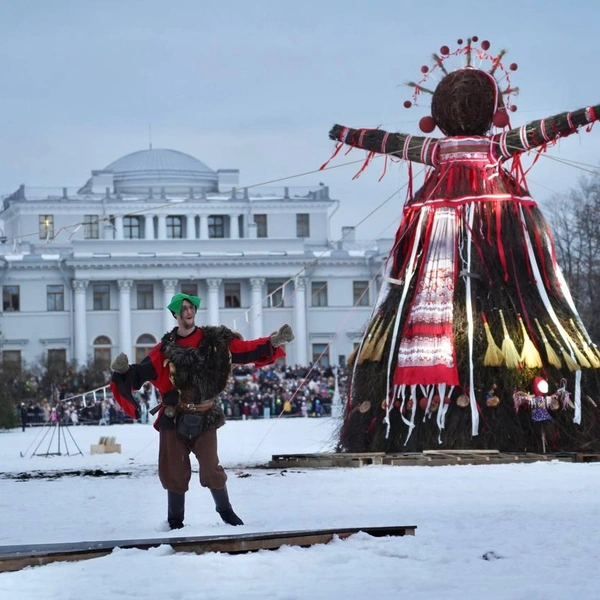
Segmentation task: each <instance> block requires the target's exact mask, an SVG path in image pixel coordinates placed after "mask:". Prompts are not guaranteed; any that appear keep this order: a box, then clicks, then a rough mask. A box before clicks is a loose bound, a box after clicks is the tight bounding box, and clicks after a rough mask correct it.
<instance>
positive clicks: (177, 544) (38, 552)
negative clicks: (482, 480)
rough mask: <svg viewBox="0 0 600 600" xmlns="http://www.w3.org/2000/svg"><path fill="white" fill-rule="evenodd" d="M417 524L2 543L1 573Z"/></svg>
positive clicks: (315, 540) (383, 531)
mask: <svg viewBox="0 0 600 600" xmlns="http://www.w3.org/2000/svg"><path fill="white" fill-rule="evenodd" d="M416 529H417V527H416V525H406V526H392V527H353V528H340V529H309V530H304V531H278V532H268V533H248V534H242V535H222V536H204V537H172V538H169V537H165V538H155V539H147V540H116V541H107V542H100V541H98V542H78V543H77V542H76V543H66V544H45V545H40V546H30V545H24V546H0V573H4V572H8V571H18V570H20V569H24V568H25V567H35V566H41V565H47V564H50V563H53V562H59V561H63V562H64V561H79V560H86V559H90V558H98V557H100V556H105V555H107V554H110V553H111V552H112V551H113V550H114V549H115V548H136V549H139V550H148V549H149V548H156V547H158V546H161V545H168V546H171V547H172V548H173V550H175V552H188V553H195V554H204V553H206V552H226V553H228V554H242V553H246V552H256V551H258V550H277V549H278V548H280V547H281V546H302V547H307V546H312V545H314V544H327V543H328V542H330V541H331V540H332V539H333V538H334V537H338V538H341V539H345V538H347V537H350V536H351V535H353V534H355V533H358V532H359V531H363V532H365V533H367V534H369V535H371V536H373V537H385V536H404V535H415V530H416Z"/></svg>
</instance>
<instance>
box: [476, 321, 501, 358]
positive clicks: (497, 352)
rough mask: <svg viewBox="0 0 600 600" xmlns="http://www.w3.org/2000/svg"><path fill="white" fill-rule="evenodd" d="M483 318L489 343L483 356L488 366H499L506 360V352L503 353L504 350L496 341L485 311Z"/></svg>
mask: <svg viewBox="0 0 600 600" xmlns="http://www.w3.org/2000/svg"><path fill="white" fill-rule="evenodd" d="M481 318H482V319H483V329H484V330H485V337H486V338H487V343H488V345H487V349H486V351H485V356H484V358H483V364H484V365H485V366H486V367H499V366H500V365H502V363H503V362H504V354H502V350H501V349H500V347H499V346H498V345H497V344H496V342H495V341H494V336H493V335H492V332H491V331H490V326H489V324H488V320H487V318H486V316H485V313H481Z"/></svg>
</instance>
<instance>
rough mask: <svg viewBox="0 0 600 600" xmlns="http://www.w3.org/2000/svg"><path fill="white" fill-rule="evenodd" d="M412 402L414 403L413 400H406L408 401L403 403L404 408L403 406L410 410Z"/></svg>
mask: <svg viewBox="0 0 600 600" xmlns="http://www.w3.org/2000/svg"><path fill="white" fill-rule="evenodd" d="M413 404H414V402H413V401H412V400H409V401H408V402H407V403H406V404H405V405H404V408H405V409H406V410H412V407H413Z"/></svg>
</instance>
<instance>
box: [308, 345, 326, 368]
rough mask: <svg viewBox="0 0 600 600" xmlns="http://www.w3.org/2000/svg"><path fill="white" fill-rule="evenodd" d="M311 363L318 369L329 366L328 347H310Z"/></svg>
mask: <svg viewBox="0 0 600 600" xmlns="http://www.w3.org/2000/svg"><path fill="white" fill-rule="evenodd" d="M312 363H313V364H314V365H317V366H319V367H328V366H329V346H328V345H327V344H313V345H312Z"/></svg>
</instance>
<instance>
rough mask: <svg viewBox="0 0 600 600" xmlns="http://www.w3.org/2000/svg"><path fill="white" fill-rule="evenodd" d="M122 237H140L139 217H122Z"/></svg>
mask: <svg viewBox="0 0 600 600" xmlns="http://www.w3.org/2000/svg"><path fill="white" fill-rule="evenodd" d="M123 237H124V238H125V239H126V240H139V239H141V237H142V225H141V219H140V217H123Z"/></svg>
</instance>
